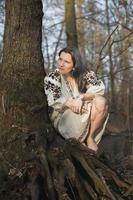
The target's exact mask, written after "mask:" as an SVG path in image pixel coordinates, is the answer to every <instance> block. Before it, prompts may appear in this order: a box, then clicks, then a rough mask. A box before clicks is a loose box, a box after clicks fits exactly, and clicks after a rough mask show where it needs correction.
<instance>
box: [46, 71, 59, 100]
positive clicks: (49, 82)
mask: <svg viewBox="0 0 133 200" xmlns="http://www.w3.org/2000/svg"><path fill="white" fill-rule="evenodd" d="M44 81H45V82H44V83H45V84H44V89H45V92H46V94H48V93H51V94H52V96H53V100H54V101H55V100H56V99H58V98H59V97H60V96H61V87H60V84H61V77H60V73H59V71H58V70H55V71H54V72H51V73H50V74H49V75H48V76H47V77H46V78H45V80H44Z"/></svg>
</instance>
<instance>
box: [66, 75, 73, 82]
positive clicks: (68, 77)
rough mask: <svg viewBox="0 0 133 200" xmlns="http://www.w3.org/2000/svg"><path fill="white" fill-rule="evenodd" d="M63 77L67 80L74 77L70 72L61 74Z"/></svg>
mask: <svg viewBox="0 0 133 200" xmlns="http://www.w3.org/2000/svg"><path fill="white" fill-rule="evenodd" d="M63 77H64V78H65V79H66V80H67V81H71V80H73V79H74V77H73V76H72V75H70V74H63Z"/></svg>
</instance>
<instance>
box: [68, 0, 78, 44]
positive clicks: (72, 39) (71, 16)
mask: <svg viewBox="0 0 133 200" xmlns="http://www.w3.org/2000/svg"><path fill="white" fill-rule="evenodd" d="M65 24H66V35H67V45H68V46H75V47H78V37H77V27H76V15H75V0H65Z"/></svg>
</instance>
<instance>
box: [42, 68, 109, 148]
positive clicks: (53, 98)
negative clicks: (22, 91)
mask: <svg viewBox="0 0 133 200" xmlns="http://www.w3.org/2000/svg"><path fill="white" fill-rule="evenodd" d="M83 79H84V80H85V81H86V93H92V94H99V95H103V94H104V90H105V86H104V84H103V82H102V81H101V80H98V79H97V77H96V75H95V73H94V72H93V71H90V72H87V73H86V74H85V75H84V77H83ZM44 90H45V94H46V96H47V100H48V106H49V107H52V112H51V114H50V118H51V121H52V123H53V125H54V127H55V128H56V129H57V131H58V132H59V133H60V134H61V135H62V136H63V137H64V138H65V139H70V138H76V139H77V140H79V141H80V142H83V141H84V140H85V139H86V137H87V135H88V134H89V127H90V112H91V101H86V102H85V105H84V106H85V110H86V111H85V112H84V113H82V114H77V113H74V112H72V111H71V110H70V109H68V108H67V109H64V107H63V104H64V103H65V102H66V101H67V100H68V99H70V98H76V97H78V96H79V95H80V92H79V91H78V87H76V86H75V89H74V90H72V89H71V88H70V85H69V84H68V82H67V81H66V80H65V79H64V77H63V76H62V75H61V74H60V72H59V70H58V69H56V70H55V71H54V72H51V73H50V74H49V75H48V76H46V77H45V78H44ZM107 120H108V117H107V118H106V120H105V122H104V124H103V127H102V130H101V131H100V132H99V133H98V134H97V135H96V137H95V138H94V140H95V142H96V143H97V144H98V143H99V142H100V140H101V138H102V135H103V132H104V129H105V126H106V123H107Z"/></svg>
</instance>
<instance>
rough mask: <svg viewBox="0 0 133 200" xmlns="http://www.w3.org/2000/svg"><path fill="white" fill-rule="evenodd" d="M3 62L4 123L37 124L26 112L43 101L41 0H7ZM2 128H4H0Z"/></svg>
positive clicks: (2, 117)
mask: <svg viewBox="0 0 133 200" xmlns="http://www.w3.org/2000/svg"><path fill="white" fill-rule="evenodd" d="M5 8H6V21H5V33H4V50H3V61H2V73H1V77H2V81H1V90H2V92H1V101H2V116H1V120H2V124H3V125H4V128H5V127H6V128H11V126H22V127H23V126H24V127H27V126H30V127H31V128H33V127H36V126H37V124H38V123H39V126H40V122H39V120H40V119H39V120H38V121H34V120H33V121H32V119H33V118H32V115H29V114H27V113H28V112H29V111H31V108H32V107H34V106H36V105H40V104H42V102H44V95H43V94H42V93H41V87H42V85H41V84H42V83H43V76H44V72H43V71H44V70H43V56H42V51H41V42H42V34H41V31H42V30H41V28H42V16H43V12H42V2H41V0H23V1H22V0H12V1H10V0H7V1H6V5H5ZM1 128H2V127H1Z"/></svg>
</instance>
